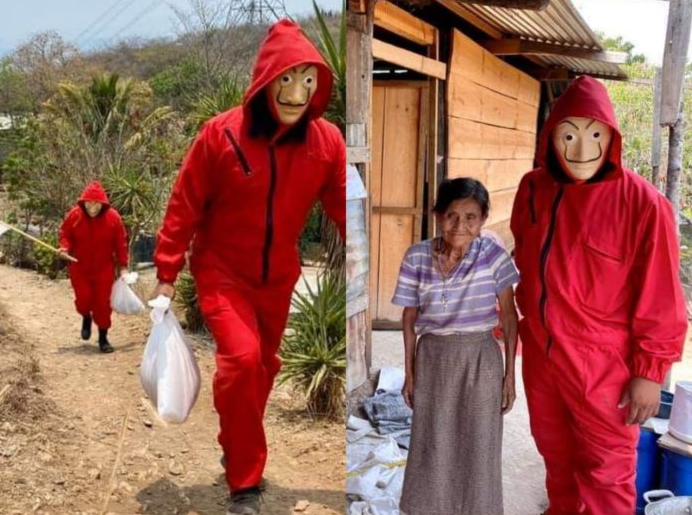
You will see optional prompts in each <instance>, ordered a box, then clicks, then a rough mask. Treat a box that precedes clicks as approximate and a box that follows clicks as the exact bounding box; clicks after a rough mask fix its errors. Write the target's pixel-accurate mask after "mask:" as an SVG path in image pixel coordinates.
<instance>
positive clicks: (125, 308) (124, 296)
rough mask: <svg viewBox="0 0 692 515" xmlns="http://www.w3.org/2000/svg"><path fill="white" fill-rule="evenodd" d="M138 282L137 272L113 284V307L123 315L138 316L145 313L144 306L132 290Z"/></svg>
mask: <svg viewBox="0 0 692 515" xmlns="http://www.w3.org/2000/svg"><path fill="white" fill-rule="evenodd" d="M136 282H137V272H130V273H129V274H126V275H124V276H122V277H120V278H118V280H116V281H115V283H113V289H112V290H111V307H112V308H113V311H115V312H116V313H120V314H121V315H138V314H139V313H141V312H142V311H144V304H143V303H142V301H141V300H140V299H139V297H137V294H136V293H135V292H133V291H132V289H131V288H130V285H131V284H134V283H136Z"/></svg>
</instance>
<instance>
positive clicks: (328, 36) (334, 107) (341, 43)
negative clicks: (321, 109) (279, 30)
mask: <svg viewBox="0 0 692 515" xmlns="http://www.w3.org/2000/svg"><path fill="white" fill-rule="evenodd" d="M312 6H313V9H314V11H315V18H316V19H317V27H316V31H317V36H318V38H319V40H320V45H319V47H318V49H319V51H320V53H321V54H322V57H323V58H324V60H325V61H327V64H328V65H329V67H330V68H331V69H332V72H333V73H334V86H335V87H334V93H333V96H332V101H331V102H330V105H329V108H328V110H327V113H326V117H327V118H328V119H330V120H331V121H333V122H334V123H336V124H337V125H338V126H339V127H340V128H341V130H342V132H343V131H344V129H345V126H346V16H345V15H344V14H343V12H345V10H346V7H345V5H344V7H343V8H342V16H341V22H340V25H339V36H338V40H335V39H334V37H333V36H332V33H331V31H330V30H329V27H328V26H327V22H326V21H325V19H324V15H323V14H322V11H321V9H320V8H319V6H318V5H317V2H316V1H315V0H312Z"/></svg>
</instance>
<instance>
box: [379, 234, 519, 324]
mask: <svg viewBox="0 0 692 515" xmlns="http://www.w3.org/2000/svg"><path fill="white" fill-rule="evenodd" d="M434 243H436V240H425V241H422V242H420V243H416V244H415V245H412V246H411V247H409V249H408V250H407V251H406V254H405V255H404V260H403V261H402V263H401V268H400V269H399V280H398V282H397V286H396V291H395V292H394V298H393V299H392V303H393V304H396V305H397V306H404V307H418V308H419V311H418V318H416V325H415V329H416V334H418V335H423V334H453V333H476V332H482V331H489V330H491V329H492V328H493V327H495V325H496V324H497V310H496V308H495V299H496V297H497V295H498V294H499V293H500V292H501V291H503V290H504V289H505V288H508V287H510V286H512V285H514V284H516V283H517V282H518V281H519V274H518V272H517V269H516V268H515V266H514V263H512V260H511V259H510V257H509V255H507V251H506V250H505V249H503V248H502V247H501V246H500V245H498V244H497V243H496V242H495V241H494V240H493V239H492V238H490V237H487V236H480V237H478V238H476V239H475V240H473V242H471V246H470V247H469V250H468V252H467V253H466V255H465V256H464V258H463V259H462V261H461V263H459V265H458V266H457V267H456V269H455V270H454V271H453V272H452V274H451V275H450V276H449V277H447V278H446V279H445V278H444V277H443V276H442V275H441V274H440V273H439V272H438V271H437V270H436V269H435V267H434V266H433V253H432V251H433V244H434Z"/></svg>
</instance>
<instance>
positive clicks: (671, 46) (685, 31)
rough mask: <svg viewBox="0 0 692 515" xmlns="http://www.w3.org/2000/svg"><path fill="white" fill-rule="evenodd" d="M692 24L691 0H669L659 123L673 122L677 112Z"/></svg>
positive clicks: (675, 119) (671, 123) (678, 111)
mask: <svg viewBox="0 0 692 515" xmlns="http://www.w3.org/2000/svg"><path fill="white" fill-rule="evenodd" d="M691 26H692V1H690V0H670V7H669V8H668V30H667V32H666V43H665V47H664V51H663V72H662V85H663V86H662V89H661V124H662V125H670V126H672V125H674V124H675V123H676V122H677V121H678V115H679V113H680V100H681V98H682V85H683V82H684V79H685V64H686V63H687V48H688V46H689V42H690V27H691Z"/></svg>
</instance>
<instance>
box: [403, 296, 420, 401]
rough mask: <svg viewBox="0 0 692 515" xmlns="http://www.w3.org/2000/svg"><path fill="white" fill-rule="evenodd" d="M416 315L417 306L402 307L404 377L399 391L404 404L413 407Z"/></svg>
mask: <svg viewBox="0 0 692 515" xmlns="http://www.w3.org/2000/svg"><path fill="white" fill-rule="evenodd" d="M417 316H418V308H417V307H413V308H411V307H407V308H404V314H403V316H402V325H403V329H404V356H405V371H406V379H405V381H404V388H403V389H402V392H401V393H402V394H403V396H404V400H405V401H406V404H408V405H409V407H410V408H413V377H414V364H415V361H416V332H415V330H414V324H415V322H416V317H417Z"/></svg>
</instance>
